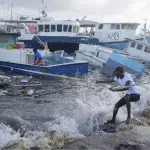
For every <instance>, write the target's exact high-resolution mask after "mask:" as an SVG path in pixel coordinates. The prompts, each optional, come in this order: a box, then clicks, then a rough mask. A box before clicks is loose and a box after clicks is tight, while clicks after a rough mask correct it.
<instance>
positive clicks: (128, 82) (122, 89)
mask: <svg viewBox="0 0 150 150" xmlns="http://www.w3.org/2000/svg"><path fill="white" fill-rule="evenodd" d="M130 83H131V81H130V80H128V81H127V82H126V84H125V86H127V87H124V88H121V89H113V88H110V90H111V91H116V92H117V91H127V90H128V89H129V86H130Z"/></svg>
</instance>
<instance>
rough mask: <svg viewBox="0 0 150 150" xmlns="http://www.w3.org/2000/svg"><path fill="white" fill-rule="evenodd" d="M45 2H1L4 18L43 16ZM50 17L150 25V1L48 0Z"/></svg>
mask: <svg viewBox="0 0 150 150" xmlns="http://www.w3.org/2000/svg"><path fill="white" fill-rule="evenodd" d="M41 1H42V0H0V6H1V8H0V17H1V18H2V17H8V16H9V17H10V13H11V11H10V8H11V7H10V6H11V3H12V2H13V9H12V10H13V15H30V16H39V15H40V12H41V10H42V8H43V5H42V2H41ZM44 2H45V6H46V11H47V14H48V16H49V17H54V18H55V19H56V20H57V19H76V18H78V19H82V18H83V17H84V16H86V17H87V18H86V19H87V20H93V21H97V22H119V21H121V22H128V21H129V22H140V23H142V24H143V23H144V21H145V19H148V23H149V24H150V0H44Z"/></svg>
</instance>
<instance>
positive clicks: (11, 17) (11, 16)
mask: <svg viewBox="0 0 150 150" xmlns="http://www.w3.org/2000/svg"><path fill="white" fill-rule="evenodd" d="M13 5H14V4H13V2H12V4H11V15H10V19H11V21H12V19H13V13H12V12H13V10H12V9H13Z"/></svg>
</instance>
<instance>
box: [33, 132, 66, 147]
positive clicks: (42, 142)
mask: <svg viewBox="0 0 150 150" xmlns="http://www.w3.org/2000/svg"><path fill="white" fill-rule="evenodd" d="M64 143H65V138H64V135H63V134H61V133H59V132H56V131H51V132H49V133H48V134H47V135H46V136H45V137H38V138H37V140H36V142H35V147H34V148H37V149H38V150H52V149H57V148H62V147H63V146H64Z"/></svg>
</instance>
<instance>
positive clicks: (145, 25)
mask: <svg viewBox="0 0 150 150" xmlns="http://www.w3.org/2000/svg"><path fill="white" fill-rule="evenodd" d="M146 27H147V19H146V20H145V24H144V41H145V40H146Z"/></svg>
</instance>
